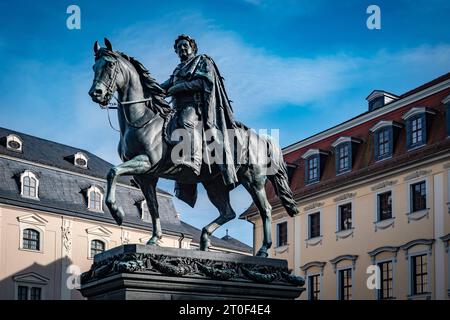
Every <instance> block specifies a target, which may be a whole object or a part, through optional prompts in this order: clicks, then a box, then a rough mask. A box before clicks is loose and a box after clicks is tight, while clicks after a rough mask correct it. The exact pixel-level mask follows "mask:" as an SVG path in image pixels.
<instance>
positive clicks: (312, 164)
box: [308, 157, 319, 182]
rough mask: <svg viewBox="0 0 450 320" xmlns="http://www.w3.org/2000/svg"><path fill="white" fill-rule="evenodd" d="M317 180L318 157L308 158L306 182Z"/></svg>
mask: <svg viewBox="0 0 450 320" xmlns="http://www.w3.org/2000/svg"><path fill="white" fill-rule="evenodd" d="M318 180H319V157H311V158H309V159H308V182H314V181H318Z"/></svg>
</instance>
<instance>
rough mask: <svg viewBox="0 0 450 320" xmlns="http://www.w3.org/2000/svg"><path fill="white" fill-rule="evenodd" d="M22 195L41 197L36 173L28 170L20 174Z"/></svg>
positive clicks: (34, 197)
mask: <svg viewBox="0 0 450 320" xmlns="http://www.w3.org/2000/svg"><path fill="white" fill-rule="evenodd" d="M20 186H21V190H20V195H21V196H22V197H24V198H31V199H39V197H38V191H39V180H38V178H37V177H36V175H35V174H34V173H33V172H31V171H29V170H26V171H24V172H23V173H22V174H21V175H20Z"/></svg>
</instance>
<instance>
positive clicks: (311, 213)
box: [307, 210, 323, 240]
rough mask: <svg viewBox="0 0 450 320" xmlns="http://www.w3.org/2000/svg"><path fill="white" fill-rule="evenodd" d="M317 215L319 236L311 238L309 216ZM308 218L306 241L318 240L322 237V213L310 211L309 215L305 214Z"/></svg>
mask: <svg viewBox="0 0 450 320" xmlns="http://www.w3.org/2000/svg"><path fill="white" fill-rule="evenodd" d="M316 214H317V215H318V216H319V235H317V236H314V237H313V236H312V229H311V228H312V223H311V216H313V215H316ZM307 216H308V240H309V239H315V238H320V237H322V236H323V234H322V211H320V210H319V211H312V212H310V213H308V214H307Z"/></svg>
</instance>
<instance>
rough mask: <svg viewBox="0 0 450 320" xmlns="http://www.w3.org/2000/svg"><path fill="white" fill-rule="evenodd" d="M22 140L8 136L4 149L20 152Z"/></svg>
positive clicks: (14, 136)
mask: <svg viewBox="0 0 450 320" xmlns="http://www.w3.org/2000/svg"><path fill="white" fill-rule="evenodd" d="M22 145H23V142H22V139H21V138H20V137H19V136H18V135H15V134H10V135H8V136H7V137H6V148H7V149H8V150H13V151H17V152H22Z"/></svg>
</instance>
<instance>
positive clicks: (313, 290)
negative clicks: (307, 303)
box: [308, 274, 320, 300]
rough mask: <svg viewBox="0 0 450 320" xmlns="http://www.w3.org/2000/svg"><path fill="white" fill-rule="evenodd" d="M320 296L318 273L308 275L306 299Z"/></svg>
mask: <svg viewBox="0 0 450 320" xmlns="http://www.w3.org/2000/svg"><path fill="white" fill-rule="evenodd" d="M319 297H320V274H315V275H311V276H308V299H309V300H319Z"/></svg>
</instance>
